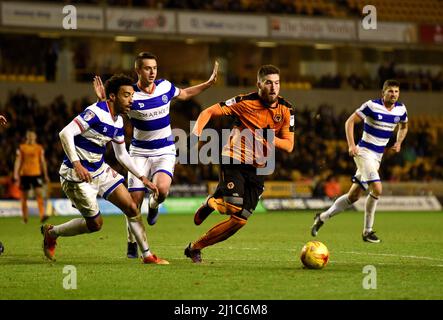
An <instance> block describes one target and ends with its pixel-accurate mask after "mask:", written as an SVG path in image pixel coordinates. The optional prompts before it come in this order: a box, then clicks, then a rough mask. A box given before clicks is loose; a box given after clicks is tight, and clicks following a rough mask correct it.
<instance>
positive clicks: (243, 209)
mask: <svg viewBox="0 0 443 320" xmlns="http://www.w3.org/2000/svg"><path fill="white" fill-rule="evenodd" d="M257 88H258V91H257V92H253V93H249V94H246V95H239V96H236V97H234V98H232V99H229V100H227V101H225V102H220V103H217V104H215V105H213V106H211V107H209V108H207V109H205V110H203V111H202V112H201V113H200V115H199V116H198V119H197V122H196V123H195V126H194V128H193V131H192V133H193V134H194V135H196V136H197V137H200V136H201V135H202V132H203V128H204V127H205V126H206V124H207V123H208V122H209V120H210V119H212V118H216V117H221V116H233V117H235V118H236V122H235V125H234V128H233V130H231V133H230V136H229V139H227V143H226V144H225V146H224V147H223V150H222V152H221V156H222V163H221V165H220V178H219V183H218V186H217V189H216V191H215V192H214V194H212V195H209V196H208V198H207V199H206V201H205V202H204V203H203V204H202V205H201V206H200V208H198V209H197V211H196V212H195V215H194V223H195V224H196V225H200V224H201V223H202V222H203V221H204V220H205V219H206V218H207V217H208V216H209V214H211V212H213V211H214V210H217V211H219V212H220V213H222V214H227V215H229V216H230V217H229V218H228V219H226V220H224V221H221V222H220V223H218V224H216V225H215V226H213V227H212V228H211V229H209V230H208V231H207V232H206V233H205V234H203V235H202V236H201V237H200V238H199V239H198V240H196V241H194V242H191V243H189V245H188V247H187V248H186V249H185V255H186V256H187V257H189V258H191V260H192V262H194V263H200V262H201V261H202V259H201V250H202V249H203V248H205V247H207V246H210V245H214V244H216V243H218V242H221V241H224V240H226V239H228V238H229V237H231V236H232V235H233V234H234V233H236V232H237V231H238V230H239V229H240V228H242V227H243V226H244V225H245V224H246V222H247V220H248V218H249V217H250V216H251V215H252V213H253V211H254V210H255V208H256V206H257V203H258V200H259V198H260V196H261V194H262V193H263V190H264V180H265V175H268V174H270V173H271V172H269V170H262V169H269V167H270V166H272V164H271V162H273V164H274V165H275V159H272V157H269V155H272V154H274V153H273V149H274V148H278V149H281V150H283V151H286V152H291V151H292V150H293V148H294V113H293V108H292V105H291V104H290V103H289V102H288V101H286V100H285V99H283V98H282V97H280V96H279V92H280V70H279V69H278V68H277V67H275V66H273V65H264V66H262V67H260V69H259V70H258V73H257ZM273 136H274V138H272V137H273ZM267 167H268V168H267ZM273 169H274V167H272V170H273ZM265 171H266V173H265Z"/></svg>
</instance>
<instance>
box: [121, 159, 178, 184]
mask: <svg viewBox="0 0 443 320" xmlns="http://www.w3.org/2000/svg"><path fill="white" fill-rule="evenodd" d="M131 158H132V160H133V161H134V164H135V166H136V167H137V168H139V169H140V170H141V172H142V173H143V174H144V175H145V176H146V177H147V178H148V179H149V180H151V181H152V178H153V177H154V175H155V174H156V173H157V172H164V173H166V174H167V175H169V176H170V177H171V179H172V178H173V176H174V167H175V161H176V157H175V155H172V154H165V155H161V156H152V157H137V156H132V157H131ZM128 190H129V191H130V192H131V191H145V192H148V188H146V187H145V185H144V184H143V182H141V180H140V179H138V178H137V177H136V176H134V175H133V174H132V173H131V172H128Z"/></svg>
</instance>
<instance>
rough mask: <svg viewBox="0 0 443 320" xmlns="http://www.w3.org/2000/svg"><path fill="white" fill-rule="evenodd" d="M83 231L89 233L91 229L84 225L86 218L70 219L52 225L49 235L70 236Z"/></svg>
mask: <svg viewBox="0 0 443 320" xmlns="http://www.w3.org/2000/svg"><path fill="white" fill-rule="evenodd" d="M83 233H91V231H89V229H88V226H87V225H86V220H85V219H84V218H77V219H72V220H70V221H68V222H65V223H63V224H60V225H58V226H54V227H53V228H52V229H51V230H50V231H49V234H50V235H51V237H54V238H55V237H58V236H62V237H72V236H76V235H78V234H83Z"/></svg>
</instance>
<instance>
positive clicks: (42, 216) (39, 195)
mask: <svg viewBox="0 0 443 320" xmlns="http://www.w3.org/2000/svg"><path fill="white" fill-rule="evenodd" d="M34 190H35V199H36V200H37V206H38V213H39V216H40V222H45V221H46V220H48V218H49V217H48V216H47V215H46V214H45V205H44V200H43V190H42V188H41V187H37V188H35V189H34Z"/></svg>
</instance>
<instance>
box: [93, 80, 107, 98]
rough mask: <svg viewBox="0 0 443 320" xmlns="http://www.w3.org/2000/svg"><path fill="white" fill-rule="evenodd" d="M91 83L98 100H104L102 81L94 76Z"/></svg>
mask: <svg viewBox="0 0 443 320" xmlns="http://www.w3.org/2000/svg"><path fill="white" fill-rule="evenodd" d="M92 83H93V85H94V91H95V94H96V96H97V98H98V100H100V101H104V100H106V92H105V86H104V85H103V82H102V79H101V78H100V77H99V76H95V77H94V80H93V81H92Z"/></svg>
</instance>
